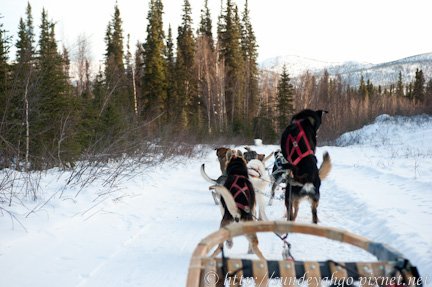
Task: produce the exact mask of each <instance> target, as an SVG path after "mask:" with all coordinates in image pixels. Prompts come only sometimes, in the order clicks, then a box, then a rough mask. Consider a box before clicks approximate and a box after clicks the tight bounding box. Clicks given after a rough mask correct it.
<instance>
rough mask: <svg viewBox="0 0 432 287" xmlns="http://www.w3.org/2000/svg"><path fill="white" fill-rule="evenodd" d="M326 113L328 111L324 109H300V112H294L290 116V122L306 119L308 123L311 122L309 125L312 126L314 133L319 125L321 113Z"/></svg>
mask: <svg viewBox="0 0 432 287" xmlns="http://www.w3.org/2000/svg"><path fill="white" fill-rule="evenodd" d="M326 113H328V111H324V110H316V111H314V110H310V109H305V110H302V111H301V112H299V113H297V114H295V115H294V116H293V117H292V118H291V123H293V122H294V121H299V120H307V121H309V123H310V124H311V126H312V127H313V129H314V130H315V133H316V132H317V131H318V129H319V127H320V126H321V122H322V116H323V114H326Z"/></svg>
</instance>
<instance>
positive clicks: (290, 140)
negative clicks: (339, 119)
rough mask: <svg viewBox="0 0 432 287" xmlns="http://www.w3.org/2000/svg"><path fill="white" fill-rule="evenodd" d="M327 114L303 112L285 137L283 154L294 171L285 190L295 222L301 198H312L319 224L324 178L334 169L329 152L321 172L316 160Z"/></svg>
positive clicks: (314, 213) (316, 220)
mask: <svg viewBox="0 0 432 287" xmlns="http://www.w3.org/2000/svg"><path fill="white" fill-rule="evenodd" d="M324 113H327V112H326V111H323V110H317V111H314V110H309V109H306V110H303V111H301V112H299V113H298V114H296V115H294V116H293V117H292V119H291V123H290V125H289V126H288V127H287V128H286V129H285V131H284V132H283V134H282V138H281V151H282V154H283V156H284V158H285V159H286V160H287V161H288V165H289V169H290V170H291V174H288V175H287V187H286V190H285V206H286V208H287V211H288V212H287V215H288V218H289V220H293V221H294V220H295V219H296V217H297V213H298V207H299V201H300V199H301V198H303V197H309V198H310V199H311V201H312V221H313V223H318V214H317V207H318V203H319V199H320V191H319V190H320V186H321V179H323V178H324V177H325V176H326V175H327V174H328V173H329V171H330V168H331V163H330V157H329V155H328V153H325V155H324V160H323V164H322V165H321V167H320V169H318V167H317V163H318V162H317V158H316V157H315V149H316V145H317V140H316V137H317V131H318V129H319V127H320V125H321V121H322V115H323V114H324Z"/></svg>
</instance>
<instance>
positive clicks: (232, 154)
mask: <svg viewBox="0 0 432 287" xmlns="http://www.w3.org/2000/svg"><path fill="white" fill-rule="evenodd" d="M226 158H227V167H226V172H227V175H243V176H246V177H247V176H248V171H247V163H246V160H245V159H244V158H243V154H242V152H241V151H239V150H229V151H228V152H227V154H226Z"/></svg>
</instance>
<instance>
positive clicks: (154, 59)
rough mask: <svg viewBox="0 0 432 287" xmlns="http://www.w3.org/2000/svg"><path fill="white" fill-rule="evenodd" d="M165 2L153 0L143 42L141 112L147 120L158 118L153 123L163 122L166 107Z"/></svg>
mask: <svg viewBox="0 0 432 287" xmlns="http://www.w3.org/2000/svg"><path fill="white" fill-rule="evenodd" d="M162 14H163V4H162V1H161V0H151V1H150V7H149V12H148V15H147V20H148V25H147V38H146V41H145V43H144V44H143V52H142V58H143V70H142V78H141V85H142V92H141V95H140V97H141V98H140V101H139V102H140V106H141V109H140V114H141V117H142V118H144V119H147V120H150V119H152V118H157V119H158V120H157V121H153V123H158V124H159V125H161V124H162V122H161V120H160V119H161V116H162V115H163V114H164V113H165V110H166V107H165V103H166V89H167V81H166V71H165V67H166V65H165V63H166V62H165V51H166V50H165V34H164V31H163V20H162Z"/></svg>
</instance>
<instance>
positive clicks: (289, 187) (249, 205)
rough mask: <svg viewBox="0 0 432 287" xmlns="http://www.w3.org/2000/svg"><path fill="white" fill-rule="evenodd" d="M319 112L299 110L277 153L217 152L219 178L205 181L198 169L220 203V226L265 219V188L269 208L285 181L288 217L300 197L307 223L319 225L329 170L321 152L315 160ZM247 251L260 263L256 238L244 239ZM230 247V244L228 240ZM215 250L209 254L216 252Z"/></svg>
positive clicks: (223, 149)
mask: <svg viewBox="0 0 432 287" xmlns="http://www.w3.org/2000/svg"><path fill="white" fill-rule="evenodd" d="M324 113H327V112H326V111H323V110H317V111H314V110H310V109H306V110H302V111H301V112H299V113H297V114H295V115H294V116H293V117H292V119H291V121H290V123H289V125H288V127H287V128H286V129H285V131H284V132H283V133H282V137H281V143H280V150H277V151H275V152H272V153H270V154H269V155H268V156H267V157H266V156H265V155H264V154H258V153H257V152H256V151H253V150H251V149H250V148H249V147H245V149H246V151H245V152H243V153H242V152H241V151H239V150H233V149H229V148H226V147H220V148H217V149H216V155H217V157H218V160H219V164H220V170H221V173H222V174H221V176H219V178H217V179H212V178H210V177H209V176H208V175H207V174H206V172H205V166H204V164H203V165H202V166H201V175H202V176H203V178H204V179H205V180H207V181H208V182H209V183H211V184H212V185H211V186H210V190H211V191H212V195H213V199H214V201H215V204H217V205H219V207H220V210H221V214H222V220H221V223H220V227H221V228H222V227H224V226H226V225H228V224H230V223H232V222H238V221H253V220H268V218H267V216H266V213H265V205H266V202H265V196H264V192H265V190H266V187H267V186H269V185H271V196H270V200H269V202H268V204H269V205H271V204H272V202H273V199H274V196H275V191H276V189H277V187H278V186H279V185H280V184H281V183H285V192H284V193H285V208H286V211H287V212H286V215H287V219H288V220H291V221H295V219H296V217H297V214H298V210H299V204H300V201H301V200H302V199H308V200H309V201H310V202H311V211H312V222H313V223H315V224H316V223H318V210H317V209H318V205H319V199H320V186H321V181H322V180H324V179H325V178H326V177H327V175H328V174H329V173H330V170H331V160H330V155H329V154H328V153H327V152H325V153H324V155H323V160H322V163H321V165H320V167H319V168H318V161H317V158H316V156H315V151H316V146H317V139H316V138H317V132H318V129H319V127H320V125H321V122H322V116H323V114H324ZM271 157H274V164H273V170H272V174H271V175H269V174H268V173H267V171H266V167H265V163H266V161H268V160H269V159H270V158H271ZM247 239H248V240H249V252H250V253H251V252H253V253H255V254H256V255H257V256H258V257H259V258H260V259H264V256H263V254H262V253H261V251H260V250H259V248H258V238H257V236H256V234H250V235H248V236H247ZM227 246H228V247H231V246H232V241H231V240H230V241H228V242H227ZM221 250H222V246H219V248H217V249H216V250H215V252H214V254H213V255H214V256H215V255H217V254H218V253H219V252H221Z"/></svg>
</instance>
